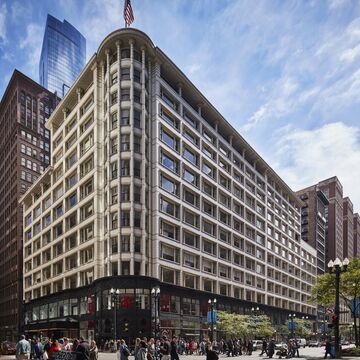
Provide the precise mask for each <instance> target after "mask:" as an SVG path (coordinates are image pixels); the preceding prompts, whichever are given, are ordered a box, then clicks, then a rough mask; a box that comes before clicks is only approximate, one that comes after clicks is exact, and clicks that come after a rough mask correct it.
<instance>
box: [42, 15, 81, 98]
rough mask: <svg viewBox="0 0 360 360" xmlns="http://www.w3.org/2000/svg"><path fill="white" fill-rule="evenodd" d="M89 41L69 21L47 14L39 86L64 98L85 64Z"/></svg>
mask: <svg viewBox="0 0 360 360" xmlns="http://www.w3.org/2000/svg"><path fill="white" fill-rule="evenodd" d="M85 59H86V40H85V38H84V36H82V35H81V33H80V32H79V31H78V30H77V29H75V28H74V27H73V26H72V25H71V24H70V23H69V22H67V21H66V20H64V21H63V22H61V21H60V20H58V19H56V18H55V17H53V16H51V15H48V16H47V20H46V26H45V32H44V39H43V44H42V49H41V56H40V63H39V81H40V84H41V85H42V86H43V87H45V88H46V89H48V90H50V91H51V92H55V91H56V93H57V96H59V97H61V98H62V97H63V96H64V94H65V93H66V91H67V90H68V89H69V88H70V87H71V85H72V83H73V82H74V81H75V79H76V78H77V76H78V75H79V73H80V71H81V70H82V69H83V67H84V65H85Z"/></svg>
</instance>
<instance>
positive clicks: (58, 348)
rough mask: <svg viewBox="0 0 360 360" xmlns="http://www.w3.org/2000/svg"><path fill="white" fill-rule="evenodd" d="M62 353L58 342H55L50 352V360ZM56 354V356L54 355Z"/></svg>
mask: <svg viewBox="0 0 360 360" xmlns="http://www.w3.org/2000/svg"><path fill="white" fill-rule="evenodd" d="M58 351H60V347H59V343H58V341H57V340H53V342H52V343H51V347H50V351H49V358H50V359H51V358H52V357H53V356H55V354H56V353H57V352H58ZM54 352H55V354H54Z"/></svg>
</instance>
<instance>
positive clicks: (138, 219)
mask: <svg viewBox="0 0 360 360" xmlns="http://www.w3.org/2000/svg"><path fill="white" fill-rule="evenodd" d="M134 227H135V228H141V211H134Z"/></svg>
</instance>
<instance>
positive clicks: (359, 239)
mask: <svg viewBox="0 0 360 360" xmlns="http://www.w3.org/2000/svg"><path fill="white" fill-rule="evenodd" d="M353 235H354V256H358V255H359V254H360V216H359V214H358V213H356V214H354V218H353Z"/></svg>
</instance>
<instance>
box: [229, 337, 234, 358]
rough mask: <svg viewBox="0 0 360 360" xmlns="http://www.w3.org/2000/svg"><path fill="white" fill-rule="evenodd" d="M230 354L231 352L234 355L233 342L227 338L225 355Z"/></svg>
mask: <svg viewBox="0 0 360 360" xmlns="http://www.w3.org/2000/svg"><path fill="white" fill-rule="evenodd" d="M230 354H231V355H232V356H234V351H233V342H232V340H231V339H229V340H228V341H227V356H228V357H229V356H230Z"/></svg>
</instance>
